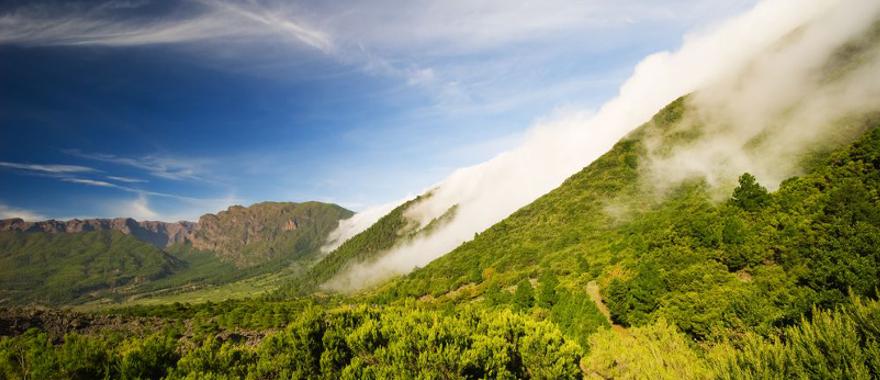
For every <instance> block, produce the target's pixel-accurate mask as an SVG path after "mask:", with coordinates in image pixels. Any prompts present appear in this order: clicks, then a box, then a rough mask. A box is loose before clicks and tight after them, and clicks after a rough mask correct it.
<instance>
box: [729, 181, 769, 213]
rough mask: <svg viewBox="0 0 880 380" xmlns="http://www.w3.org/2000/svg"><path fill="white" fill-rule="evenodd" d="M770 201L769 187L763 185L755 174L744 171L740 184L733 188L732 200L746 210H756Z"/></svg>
mask: <svg viewBox="0 0 880 380" xmlns="http://www.w3.org/2000/svg"><path fill="white" fill-rule="evenodd" d="M769 201H770V194H769V193H768V192H767V188H765V187H764V186H761V184H760V183H758V180H757V179H756V178H755V176H753V175H751V174H749V173H744V174H743V175H742V176H740V177H739V186H737V188H736V189H734V190H733V197H732V199H731V202H733V204H734V205H736V206H738V207H739V208H741V209H743V210H746V211H755V210H758V209H760V208H761V207H764V205H766V204H767V202H769Z"/></svg>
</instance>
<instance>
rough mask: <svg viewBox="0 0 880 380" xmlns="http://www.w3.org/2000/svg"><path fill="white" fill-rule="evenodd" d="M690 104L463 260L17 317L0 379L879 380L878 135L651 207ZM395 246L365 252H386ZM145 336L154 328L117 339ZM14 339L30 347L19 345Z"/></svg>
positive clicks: (845, 135) (865, 125)
mask: <svg viewBox="0 0 880 380" xmlns="http://www.w3.org/2000/svg"><path fill="white" fill-rule="evenodd" d="M687 103H688V98H682V99H679V100H678V101H676V102H674V103H673V104H671V105H670V106H668V107H666V108H665V109H664V110H662V111H661V112H660V113H658V114H657V116H656V117H655V118H654V119H653V120H652V121H651V122H650V123H648V124H646V125H645V126H644V127H643V128H641V129H640V130H638V131H635V132H634V133H632V134H631V135H630V136H628V137H627V138H626V139H624V140H623V141H621V142H620V143H619V144H617V145H616V146H615V147H614V149H612V150H611V151H609V152H608V153H607V154H605V155H604V156H603V157H602V158H600V159H599V160H597V161H596V162H594V163H592V164H591V165H589V166H588V167H586V168H585V169H584V170H583V171H581V172H580V173H578V174H576V175H574V176H572V177H571V178H570V179H569V180H567V181H566V182H565V184H563V185H562V186H561V187H560V188H559V189H557V190H555V191H553V192H551V193H549V194H547V195H546V196H544V197H542V198H541V199H539V200H538V201H536V202H535V203H533V204H531V205H529V206H527V207H525V208H523V209H522V210H520V211H519V212H517V213H516V214H514V215H512V216H511V217H510V218H508V219H507V220H505V221H503V222H502V223H499V224H498V225H496V226H494V227H492V228H491V229H489V230H487V231H485V232H484V233H481V234H479V235H478V236H476V237H475V238H474V240H473V241H471V242H469V243H467V244H465V245H463V246H461V247H460V248H458V249H456V250H455V251H453V252H452V253H450V254H448V255H446V256H444V257H443V258H441V259H439V260H437V261H435V262H433V263H432V264H430V265H428V266H427V267H425V268H422V269H420V270H417V271H415V272H414V273H412V274H410V275H408V276H404V277H402V278H398V279H395V280H393V281H391V282H389V283H387V284H385V285H383V286H381V287H379V288H376V289H374V290H372V291H369V292H366V293H363V294H360V295H356V296H353V297H338V296H307V297H301V298H287V299H284V300H280V299H278V298H279V297H278V295H276V296H274V297H273V298H275V299H276V300H275V301H269V300H251V301H227V302H224V303H220V304H215V303H206V304H200V305H181V304H175V305H165V306H152V307H130V308H126V309H120V310H108V311H106V312H105V314H107V315H106V316H93V317H85V316H83V317H70V318H93V319H91V321H92V322H88V323H82V324H80V326H85V327H80V328H74V329H73V330H71V328H70V327H62V328H57V326H56V327H53V326H55V325H54V324H55V323H57V322H55V321H54V320H52V319H50V318H49V317H45V316H40V315H34V316H32V317H30V319H28V320H29V321H30V322H27V323H26V324H22V321H23V319H22V317H21V316H20V315H21V313H27V311H20V312H16V313H12V315H7V316H0V318H8V319H6V322H4V323H5V325H6V326H11V327H12V328H14V329H18V330H16V331H18V332H13V333H11V335H13V337H8V338H2V339H0V347H2V350H0V351H2V353H3V354H2V355H0V371H3V373H4V374H5V376H6V377H10V378H20V377H27V376H38V377H39V376H41V375H40V374H51V373H56V374H57V373H61V374H65V375H64V377H76V376H86V377H104V376H110V377H125V376H128V377H138V376H140V377H144V376H146V377H162V376H167V377H169V378H185V377H190V378H192V377H196V378H205V377H212V376H213V377H224V376H231V377H245V376H252V377H253V376H256V377H258V378H259V377H268V378H303V377H324V376H331V377H342V378H388V377H398V378H399V377H413V376H416V375H430V376H429V377H437V378H484V377H490V378H579V377H584V376H586V377H590V378H637V377H639V376H641V375H644V374H645V373H651V374H654V375H656V377H657V378H698V379H702V378H706V379H708V378H792V377H809V378H839V379H849V378H876V377H877V376H878V375H880V365H878V363H880V354H878V352H877V351H876V350H875V349H874V347H876V346H877V342H878V339H880V335H878V334H877V331H878V328H877V326H876V325H877V322H876V321H878V320H880V304H878V303H877V301H875V299H876V297H877V294H876V292H877V289H878V287H880V284H878V278H880V277H878V273H877V270H878V269H877V268H878V267H880V265H878V264H880V263H878V261H880V251H878V248H877V247H878V244H877V240H878V239H880V199H878V197H880V195H878V194H880V170H878V169H880V129H878V128H876V127H877V126H878V123H877V121H876V119H875V118H873V117H871V116H868V117H864V118H854V119H848V120H844V121H841V124H840V125H841V128H840V129H838V131H840V133H839V136H838V141H840V142H841V143H840V144H839V146H838V147H837V148H835V149H831V151H829V149H825V148H823V149H816V150H814V151H811V152H808V153H807V154H805V155H804V156H803V157H802V166H803V173H804V174H803V175H800V176H797V177H793V178H790V179H788V180H786V181H784V182H783V183H782V184H781V185H780V187H779V188H778V189H777V190H775V191H772V192H771V191H768V190H767V189H766V188H764V187H763V186H761V185H760V184H759V183H758V182H757V181H756V180H755V178H754V177H753V176H751V175H750V174H748V173H744V174H742V175H741V176H740V178H739V179H738V182H735V183H733V184H732V185H731V186H730V188H729V190H726V192H727V194H726V195H724V196H721V197H719V196H718V194H719V189H717V188H716V187H713V186H711V185H709V184H708V183H706V182H705V180H702V179H699V178H695V179H693V180H689V181H685V182H682V183H679V184H677V185H675V186H672V187H669V188H666V189H665V190H664V191H661V192H658V191H657V189H655V188H652V187H646V184H645V183H644V182H643V181H642V180H641V179H643V178H647V177H645V176H644V173H645V172H644V170H645V167H644V166H645V162H646V161H645V160H646V156H645V155H644V152H645V149H644V142H645V141H646V138H647V137H649V136H650V137H652V138H654V137H657V136H660V137H662V138H665V139H667V141H669V143H670V144H672V145H675V144H687V142H688V141H689V139H693V138H695V136H697V134H688V133H681V132H682V130H681V129H679V128H676V127H675V126H676V125H678V123H679V122H680V121H681V120H682V118H683V115H685V114H686V113H687V112H688V109H689V108H688V104H687ZM847 139H849V140H854V141H853V142H852V143H843V141H845V140H847ZM722 190H723V189H722ZM389 223H390V222H389ZM392 224H393V223H392ZM379 225H382V223H380V224H379ZM398 230H399V228H391V229H390V230H388V231H391V232H387V231H386V232H387V233H385V234H384V235H383V234H381V233H380V232H382V231H379V230H376V231H373V233H376V234H378V236H380V239H379V240H378V241H383V239H387V240H384V241H394V240H396V239H397V232H396V231H398ZM364 236H369V234H368V235H364ZM381 236H385V237H384V238H381ZM353 241H354V242H357V240H353ZM360 243H361V244H366V241H364V242H360ZM377 248H380V247H377ZM375 249H376V248H374V251H375ZM606 308H607V309H606ZM605 313H607V314H605ZM32 315H33V314H32ZM111 316H112V318H117V319H114V321H115V322H113V323H111V324H102V323H103V322H100V321H102V320H103V319H102V318H110V317H111ZM119 318H121V319H119ZM144 318H147V319H144ZM86 320H89V319H86ZM139 321H140V322H139ZM146 321H149V322H146ZM143 323H156V324H158V325H159V326H163V327H161V329H160V330H161V331H159V332H155V333H150V332H144V331H140V330H137V331H140V332H137V331H135V330H132V332H126V333H122V334H121V335H120V333H119V332H118V331H120V329H122V330H125V328H124V327H120V326H126V325H127V324H143ZM16 326H17V327H16ZM27 326H32V327H37V329H36V330H31V331H29V332H27V333H24V334H21V332H22V331H24V330H25V329H26V328H27ZM89 326H90V327H89ZM59 330H60V332H59ZM41 331H44V332H41ZM109 331H117V332H116V333H110V332H109ZM65 332H67V335H64V333H65ZM7 334H9V333H7ZM19 334H21V335H19ZM53 334H54V335H53ZM59 334H61V335H59ZM53 342H55V343H53ZM58 342H60V343H58ZM56 343H57V344H56ZM86 352H88V353H89V355H86V356H83V355H84V353H86ZM658 352H662V354H661V355H657V353H658Z"/></svg>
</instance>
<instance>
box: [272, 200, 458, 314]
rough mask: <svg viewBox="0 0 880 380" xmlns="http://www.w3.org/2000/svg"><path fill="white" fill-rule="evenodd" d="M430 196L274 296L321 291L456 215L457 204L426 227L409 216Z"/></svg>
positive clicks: (393, 215) (402, 209)
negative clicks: (356, 267) (355, 267)
mask: <svg viewBox="0 0 880 380" xmlns="http://www.w3.org/2000/svg"><path fill="white" fill-rule="evenodd" d="M430 196H431V194H430V193H428V194H426V195H422V196H418V197H416V198H414V199H412V200H410V201H407V202H404V203H403V204H402V205H400V206H398V207H396V208H394V210H391V212H389V213H388V214H386V215H385V216H383V217H382V218H380V219H379V220H378V221H376V223H374V224H373V225H371V226H370V227H369V228H367V229H366V230H364V231H363V232H361V233H359V234H357V235H355V236H354V237H352V238H351V239H348V240H347V241H345V242H344V243H343V244H342V245H340V246H339V247H338V248H336V249H335V250H333V252H330V253H328V254H327V255H326V257H324V258H323V259H322V260H320V261H319V262H317V263H316V264H315V265H314V266H313V267H311V268H310V269H309V270H308V272H306V273H304V274H303V275H301V276H296V277H292V278H291V279H290V280H289V281H288V282H287V283H286V284H284V285H283V286H282V287H281V288H280V289H279V290H278V291H277V292H275V295H274V298H275V299H284V298H287V297H291V296H301V295H304V294H309V293H311V292H314V291H316V290H318V287H319V286H320V285H322V284H324V283H326V282H327V281H330V280H331V279H333V278H334V276H336V275H337V274H340V273H341V272H343V271H344V270H346V269H348V268H350V267H351V266H352V265H355V264H359V263H365V262H370V261H371V260H375V259H377V258H379V257H380V256H381V255H382V254H383V253H386V252H388V251H389V250H390V249H392V248H394V247H395V246H397V245H398V244H402V243H405V242H407V241H409V240H411V239H414V238H416V237H418V236H422V235H425V234H430V233H431V232H432V231H433V229H434V228H437V227H438V226H440V225H442V224H443V223H445V222H446V221H448V220H449V219H450V218H452V217H454V216H455V211H456V207H455V206H453V207H452V208H450V209H449V210H447V211H446V212H445V213H444V214H443V215H441V216H440V217H438V218H436V219H434V220H431V221H430V222H428V223H426V225H424V226H422V225H419V222H416V221H413V220H410V219H409V218H407V217H406V211H407V210H408V209H409V208H410V207H412V206H413V205H415V204H417V203H418V202H420V201H422V200H423V199H424V198H426V197H430Z"/></svg>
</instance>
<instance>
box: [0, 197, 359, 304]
mask: <svg viewBox="0 0 880 380" xmlns="http://www.w3.org/2000/svg"><path fill="white" fill-rule="evenodd" d="M352 214H353V213H352V212H351V211H348V210H346V209H344V208H342V207H339V206H337V205H333V204H326V203H320V202H305V203H292V202H264V203H259V204H255V205H253V206H251V207H242V206H232V207H230V208H229V209H228V210H226V211H222V212H220V213H218V214H216V215H214V214H207V215H204V216H202V217H201V218H200V221H199V223H189V222H179V223H163V222H137V221H135V220H133V219H124V218H118V219H91V220H71V221H67V222H58V221H47V222H36V223H28V222H23V221H21V220H16V219H11V220H6V221H3V223H2V225H0V227H2V228H0V229H2V231H0V260H2V262H5V264H4V265H3V267H2V268H4V269H3V270H0V292H2V294H3V295H4V297H3V302H2V303H5V304H26V303H48V304H78V303H84V302H107V301H110V300H113V301H123V300H126V299H130V298H132V297H137V298H140V297H145V296H149V297H157V296H162V295H167V294H176V293H181V292H190V291H194V290H201V289H204V288H206V287H212V286H218V285H223V284H228V283H232V282H236V281H240V280H244V279H248V278H252V277H255V276H259V275H263V274H267V273H271V274H273V275H274V276H276V277H279V278H282V277H285V276H296V275H299V274H301V272H300V271H299V269H296V268H298V267H300V266H305V264H306V263H308V262H309V261H311V260H313V259H314V258H315V257H316V256H317V255H318V254H320V247H321V245H322V244H323V243H324V240H325V239H326V237H327V235H328V234H329V233H330V231H332V230H333V229H334V228H336V226H337V224H338V222H339V220H341V219H343V218H347V217H350V216H351V215H352ZM292 264H299V265H298V266H296V267H291V265H292ZM261 283H264V282H261ZM270 285H271V284H270Z"/></svg>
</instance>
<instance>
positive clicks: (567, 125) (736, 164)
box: [325, 0, 880, 291]
mask: <svg viewBox="0 0 880 380" xmlns="http://www.w3.org/2000/svg"><path fill="white" fill-rule="evenodd" d="M878 11H880V2H876V1H871V0H859V1H835V0H824V1H809V2H804V1H796V0H770V1H764V2H761V3H760V4H758V5H757V6H756V7H755V8H754V9H752V10H751V11H749V12H747V13H745V14H743V15H740V16H738V17H735V18H733V19H731V20H728V21H726V22H724V23H722V24H720V25H717V26H716V27H714V28H712V29H710V30H707V31H704V32H702V33H699V34H695V35H689V36H686V37H685V38H684V43H683V45H682V46H681V48H680V49H679V50H677V51H676V52H673V53H670V52H661V53H657V54H653V55H651V56H648V57H646V58H645V59H644V60H642V62H641V63H639V64H638V65H637V66H636V68H635V70H634V73H633V75H632V76H631V77H630V78H629V79H628V80H627V81H626V82H625V83H624V84H623V85H622V86H621V88H620V91H619V94H618V96H617V97H616V98H614V99H612V100H610V101H609V102H607V103H606V104H605V105H603V106H602V107H601V108H600V109H599V110H598V111H596V112H589V111H582V112H569V113H565V114H558V115H554V116H552V117H549V118H547V119H545V120H544V121H542V122H539V123H538V124H537V125H535V126H534V127H533V128H532V130H531V131H530V132H529V133H528V136H527V137H526V139H525V141H524V142H523V143H522V144H521V145H520V146H519V147H517V148H515V149H513V150H511V151H509V152H506V153H503V154H501V155H499V156H497V157H495V158H493V159H491V160H489V161H487V162H485V163H482V164H479V165H475V166H471V167H467V168H463V169H460V170H457V171H456V172H454V173H453V174H452V175H450V176H449V177H448V178H447V179H445V180H444V181H442V182H440V183H439V184H437V185H436V186H435V187H433V188H432V189H430V193H431V195H430V196H429V197H425V198H424V200H423V201H421V202H419V203H417V204H415V205H414V206H413V207H410V208H409V209H408V210H407V212H406V216H407V217H409V218H410V219H412V220H413V221H415V222H417V223H419V224H420V225H421V226H424V225H426V224H427V223H429V222H430V221H431V220H433V219H435V218H437V217H439V216H440V215H443V214H444V213H445V212H447V210H449V209H450V208H451V207H453V206H456V205H457V210H456V215H455V218H454V219H452V220H451V221H450V222H449V223H446V224H444V225H442V226H440V227H439V228H437V229H436V230H434V231H432V233H430V234H428V235H426V236H421V237H418V238H416V239H414V240H412V241H408V242H406V243H405V244H402V245H399V246H397V247H396V248H395V249H393V250H391V251H389V252H387V253H385V254H384V255H383V256H381V258H379V259H378V260H375V261H373V262H367V263H360V264H356V265H354V266H352V267H349V268H348V269H347V270H346V271H344V272H343V273H342V274H340V275H337V276H336V277H335V278H334V279H333V280H331V281H329V282H328V283H327V284H325V287H327V288H329V289H333V290H339V291H350V290H354V289H358V288H362V287H365V286H370V285H372V284H375V283H377V282H378V281H381V280H383V279H386V278H388V277H389V276H392V275H396V274H403V273H407V272H409V271H411V270H412V269H413V268H415V267H417V266H423V265H425V264H427V263H429V262H430V261H432V260H434V259H435V258H437V257H440V256H442V255H443V254H445V253H447V252H449V251H450V250H452V249H454V248H455V247H457V246H458V245H460V244H461V243H463V242H465V241H467V240H469V239H471V238H473V236H474V234H475V233H478V232H480V231H483V230H485V229H486V228H488V227H490V226H491V225H493V224H495V223H497V222H498V221H500V220H502V219H503V218H505V217H507V216H508V215H510V214H511V213H513V212H514V211H516V210H517V209H519V208H520V207H522V206H524V205H526V204H528V203H530V202H532V201H533V200H535V199H536V198H538V197H539V196H541V195H543V194H544V193H547V192H548V191H550V190H552V189H554V188H556V187H557V186H559V185H560V184H561V183H562V181H563V180H565V179H566V178H567V177H569V176H570V175H572V174H574V173H575V172H576V171H578V170H580V169H581V168H583V167H584V166H586V165H588V164H589V163H590V162H592V161H593V160H595V159H596V158H598V157H599V156H600V155H602V154H603V153H604V152H606V151H607V150H608V149H610V148H611V146H612V145H613V144H614V143H615V142H617V141H618V140H619V139H620V138H621V137H623V136H624V135H626V134H627V133H628V132H630V131H632V130H633V129H635V128H636V127H638V126H639V125H641V124H643V123H644V122H646V121H648V120H649V119H650V117H651V116H652V115H654V114H655V113H656V112H657V111H658V110H660V109H661V108H662V107H663V106H665V105H667V104H668V103H670V102H672V101H673V100H675V99H676V98H678V97H680V96H683V95H686V94H691V93H695V95H694V96H693V101H692V102H689V103H692V106H694V107H698V108H699V111H698V112H697V113H698V114H699V115H700V120H693V121H692V122H702V123H706V124H707V125H708V124H711V125H713V126H712V127H711V128H710V129H707V130H706V131H704V132H705V133H704V135H703V136H702V137H700V138H699V139H698V140H697V141H695V142H693V143H692V144H689V145H688V146H687V148H685V149H681V150H676V151H675V152H672V154H665V155H659V154H653V153H654V152H651V153H652V157H651V158H652V160H651V161H650V163H649V165H648V167H649V170H650V171H651V173H653V178H656V179H657V180H660V179H662V181H663V183H665V184H674V183H676V182H679V181H681V180H684V179H686V178H692V177H695V176H705V177H706V178H707V179H708V180H709V182H710V183H714V184H723V183H725V182H726V181H729V180H730V178H734V179H735V176H736V175H739V174H741V173H742V172H743V171H752V172H755V173H756V174H757V175H758V177H759V179H761V180H762V182H764V183H765V185H768V186H770V187H776V186H777V185H778V181H780V180H781V179H784V178H785V177H786V176H788V175H791V174H794V173H796V172H797V168H796V166H795V161H796V160H795V159H794V157H795V156H796V155H797V154H798V153H801V152H802V151H803V147H805V146H806V145H807V144H810V143H814V142H816V141H821V139H822V138H824V136H826V134H827V133H828V132H829V131H827V130H823V129H822V126H825V125H828V124H829V123H830V122H831V121H834V120H836V119H839V118H841V117H843V116H846V115H848V114H851V113H854V112H861V111H864V110H867V109H868V108H869V107H870V106H871V105H873V104H878V103H877V99H878V97H877V94H878V90H880V79H878V78H877V77H878V76H877V75H876V74H875V73H878V71H877V69H878V68H880V66H878V64H877V63H878V60H877V55H876V54H874V53H875V52H862V54H863V56H862V57H861V58H860V59H859V65H858V67H847V68H841V69H840V70H837V71H839V73H837V74H835V75H836V77H835V76H833V75H832V76H830V77H829V76H828V74H825V75H826V76H825V77H823V76H822V73H828V72H829V70H823V69H822V68H823V67H825V66H826V65H827V64H828V62H829V60H832V58H833V55H834V54H836V53H837V52H839V51H840V50H839V48H840V47H841V46H843V45H844V44H845V43H847V42H850V41H851V40H853V39H856V38H857V37H859V36H862V35H864V34H865V33H866V32H867V31H868V30H870V28H872V27H873V26H874V25H875V24H876V23H875V20H877V15H878ZM832 71H834V70H832ZM872 74H873V75H872ZM831 111H833V112H831ZM764 155H768V156H764ZM756 158H762V160H760V161H759V160H757V159H756ZM762 163H763V164H764V166H762V165H761V164H762ZM767 163H771V164H772V165H773V166H769V165H766V164H767ZM661 184H662V183H661ZM386 206H387V205H386ZM370 216H371V217H375V218H378V217H379V216H381V215H380V213H378V212H373V213H371V215H370ZM370 219H371V218H367V217H362V218H361V219H359V220H357V223H347V224H345V228H346V230H345V231H343V232H338V233H336V234H335V235H334V236H335V237H336V238H337V241H341V240H345V239H346V238H348V237H350V236H353V235H354V234H356V233H357V232H359V231H360V230H363V229H364V228H366V227H368V226H369V224H370V223H371V222H372V221H374V219H373V220H370ZM340 239H341V240H340ZM337 244H338V243H337Z"/></svg>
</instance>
